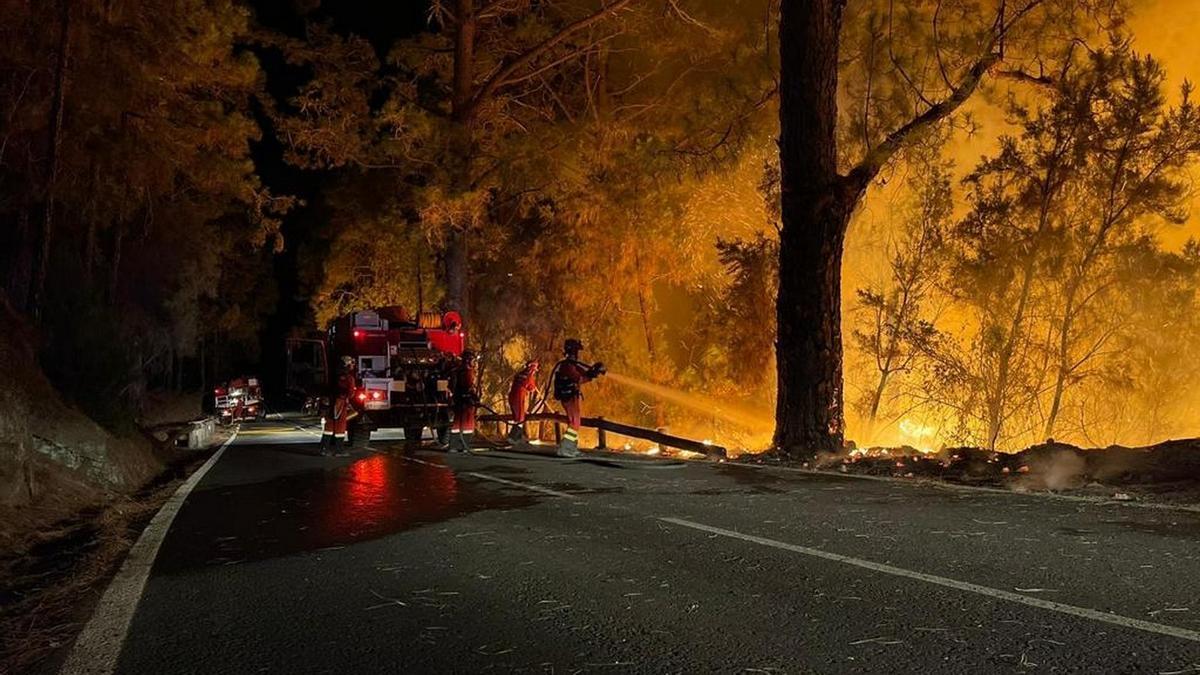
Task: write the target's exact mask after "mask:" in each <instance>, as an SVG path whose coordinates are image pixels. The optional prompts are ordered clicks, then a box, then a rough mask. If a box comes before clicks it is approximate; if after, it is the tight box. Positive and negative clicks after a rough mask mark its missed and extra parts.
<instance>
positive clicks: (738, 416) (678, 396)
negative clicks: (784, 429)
mask: <svg viewBox="0 0 1200 675" xmlns="http://www.w3.org/2000/svg"><path fill="white" fill-rule="evenodd" d="M607 377H608V379H609V380H610V381H612V382H615V383H617V384H620V385H622V386H625V387H629V388H631V389H636V390H638V391H641V392H644V393H646V394H650V395H652V396H654V397H656V398H659V399H661V400H663V401H667V402H670V403H674V404H675V405H678V406H681V407H683V408H688V409H689V410H694V411H696V412H699V413H703V414H705V415H708V416H711V417H716V418H719V419H722V420H725V421H726V422H730V423H732V424H736V425H738V426H742V427H745V428H746V429H748V430H751V431H759V432H761V431H770V430H771V428H772V426H773V425H774V420H773V419H771V415H770V414H769V413H766V412H764V411H761V410H753V409H751V408H745V407H742V406H738V405H733V404H730V403H728V402H726V401H719V400H717V399H714V398H710V397H708V396H701V395H698V394H691V393H688V392H685V391H680V390H679V389H674V388H672V387H664V386H663V385H660V384H654V383H652V382H647V381H645V380H641V379H638V378H634V377H628V376H626V375H621V374H619V373H609V374H608V376H607Z"/></svg>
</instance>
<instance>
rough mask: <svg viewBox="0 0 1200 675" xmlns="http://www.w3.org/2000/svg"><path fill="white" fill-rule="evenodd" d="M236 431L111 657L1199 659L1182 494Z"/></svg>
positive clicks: (338, 661)
mask: <svg viewBox="0 0 1200 675" xmlns="http://www.w3.org/2000/svg"><path fill="white" fill-rule="evenodd" d="M251 431H252V433H251V434H249V435H244V436H241V437H239V439H238V441H237V442H236V443H235V444H234V445H232V446H230V448H229V449H228V450H227V452H226V453H225V455H224V456H223V457H222V459H221V461H220V462H218V463H217V464H216V465H215V466H214V468H213V469H212V471H210V472H209V474H208V475H207V476H206V477H205V478H204V480H203V481H201V483H200V484H199V485H198V487H197V489H196V491H195V492H193V493H192V495H191V497H190V498H189V499H188V500H187V502H186V503H185V504H184V506H183V508H182V510H181V511H180V513H179V515H178V517H177V518H176V520H175V522H174V525H173V526H172V528H171V530H170V532H169V534H168V535H167V538H166V541H165V542H164V544H163V547H162V549H161V551H160V553H159V557H158V559H157V562H156V563H155V565H154V568H153V573H152V575H151V577H150V579H149V582H148V584H147V585H146V588H145V593H144V595H143V596H142V599H141V602H140V604H139V606H138V609H137V612H136V614H135V615H134V618H133V622H132V626H131V628H130V631H129V633H128V637H127V639H126V641H125V644H124V649H123V651H122V652H121V655H120V659H119V662H118V668H117V670H118V672H121V673H165V672H172V673H176V672H183V673H221V672H258V671H262V672H289V673H290V672H296V673H310V672H311V673H320V672H331V673H332V672H412V673H418V672H479V671H497V672H531V671H532V672H583V671H588V672H591V671H598V672H713V671H716V672H745V671H750V672H763V671H769V672H898V671H914V670H924V671H933V672H1025V671H1035V670H1036V671H1058V672H1064V671H1065V672H1150V673H1172V672H1174V673H1182V672H1190V671H1192V670H1194V669H1196V668H1200V603H1197V598H1200V545H1198V544H1200V514H1197V513H1193V512H1185V511H1177V510H1171V509H1140V508H1131V507H1130V506H1129V505H1127V504H1120V503H1117V504H1099V503H1085V502H1077V501H1064V500H1059V499H1047V498H1043V497H1038V496H1031V495H1020V494H999V493H990V492H981V491H974V490H960V489H955V488H953V487H947V486H938V485H930V484H915V483H914V484H905V483H902V482H895V481H887V482H881V481H865V480H859V479H854V478H850V477H841V476H831V475H813V474H805V473H799V472H794V471H786V470H781V469H775V468H756V467H750V466H740V465H733V464H711V463H702V462H695V463H692V462H689V463H677V464H673V465H655V466H656V469H655V470H650V468H649V467H648V466H646V467H641V466H637V465H632V466H631V465H625V464H620V463H594V462H579V461H569V460H557V459H553V458H545V457H530V456H519V455H511V454H500V453H491V454H482V455H444V454H441V453H436V452H432V451H427V450H425V451H418V452H416V453H414V454H409V455H406V454H404V453H403V452H402V451H401V450H400V447H399V444H398V443H394V442H387V441H384V442H378V443H374V444H373V448H372V450H371V451H364V452H360V453H357V454H355V455H354V456H352V457H349V458H342V459H323V458H320V457H316V456H315V452H316V446H315V444H314V443H313V440H315V439H313V438H312V437H311V436H308V437H306V436H305V435H304V434H303V433H296V432H287V433H283V432H278V433H277V432H273V431H270V430H268V429H260V430H257V431H255V430H251Z"/></svg>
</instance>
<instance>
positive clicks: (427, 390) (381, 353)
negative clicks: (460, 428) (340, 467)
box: [287, 307, 466, 447]
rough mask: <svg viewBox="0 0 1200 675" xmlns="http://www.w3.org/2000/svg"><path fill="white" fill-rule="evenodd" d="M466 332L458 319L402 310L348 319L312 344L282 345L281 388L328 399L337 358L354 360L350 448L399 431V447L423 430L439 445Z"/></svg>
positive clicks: (452, 315) (304, 341)
mask: <svg viewBox="0 0 1200 675" xmlns="http://www.w3.org/2000/svg"><path fill="white" fill-rule="evenodd" d="M465 344H466V332H465V331H464V329H463V325H462V317H461V316H460V315H459V314H458V312H446V313H437V312H422V313H420V314H419V315H418V316H415V317H413V316H411V315H409V314H408V312H407V311H405V309H404V308H403V307H384V308H381V309H376V310H361V311H357V312H351V313H349V314H346V315H345V316H342V317H340V318H338V319H337V320H335V321H334V322H333V324H332V325H331V326H330V327H329V330H328V331H327V332H326V333H325V334H324V335H321V336H319V337H317V336H313V337H308V338H292V339H289V340H288V344H287V357H288V368H287V374H288V388H289V389H290V390H292V391H295V392H298V393H302V394H304V395H305V396H308V397H314V396H316V397H326V398H327V397H328V396H329V395H330V394H331V393H332V391H333V387H334V383H335V382H336V381H337V376H338V373H337V372H336V370H335V369H336V368H337V367H338V364H340V363H341V362H342V359H343V357H345V356H349V357H351V358H353V359H354V369H355V373H354V374H355V381H356V385H357V386H356V388H355V391H354V395H353V397H352V400H351V405H353V406H354V407H355V409H356V410H358V412H359V415H357V416H356V417H355V418H354V419H353V420H352V421H351V427H350V436H351V443H352V444H354V445H358V446H360V447H361V446H362V445H365V444H366V443H367V441H368V440H369V438H370V434H371V432H372V431H375V430H377V429H382V428H399V429H403V430H404V436H405V439H406V440H410V441H411V440H416V439H419V438H420V437H421V434H422V433H423V431H424V429H425V428H429V429H431V430H433V431H434V433H435V434H437V435H438V437H439V438H444V437H445V434H446V433H447V431H448V430H449V428H450V425H451V422H452V421H453V420H452V412H451V402H452V393H451V388H450V379H451V374H452V371H453V369H454V368H455V367H456V365H457V364H458V362H459V359H460V357H461V356H462V352H463V348H464V347H465Z"/></svg>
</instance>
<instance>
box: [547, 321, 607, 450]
mask: <svg viewBox="0 0 1200 675" xmlns="http://www.w3.org/2000/svg"><path fill="white" fill-rule="evenodd" d="M581 351H583V343H582V342H580V341H579V340H577V339H576V338H568V339H567V341H566V342H564V343H563V357H564V358H563V360H562V361H559V362H558V365H556V366H554V398H555V399H556V400H557V401H558V402H559V403H561V404H562V407H563V410H564V411H565V412H566V413H567V431H566V433H564V434H563V438H562V442H561V443H559V446H558V454H559V456H560V457H578V456H579V427H580V426H581V425H582V424H583V389H582V386H583V384H584V383H585V382H590V381H592V380H594V379H596V378H597V377H599V376H601V375H603V374H604V373H605V372H606V371H605V370H604V364H603V363H599V362H597V363H596V364H595V365H590V366H589V365H588V364H586V363H584V362H582V361H580V360H579V352H581Z"/></svg>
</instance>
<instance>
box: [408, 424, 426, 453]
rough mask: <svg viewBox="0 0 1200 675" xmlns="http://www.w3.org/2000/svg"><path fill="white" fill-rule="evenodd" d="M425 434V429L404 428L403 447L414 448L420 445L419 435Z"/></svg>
mask: <svg viewBox="0 0 1200 675" xmlns="http://www.w3.org/2000/svg"><path fill="white" fill-rule="evenodd" d="M423 433H425V427H405V428H404V445H405V446H406V447H410V448H415V447H418V446H420V445H421V435H422V434H423Z"/></svg>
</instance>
